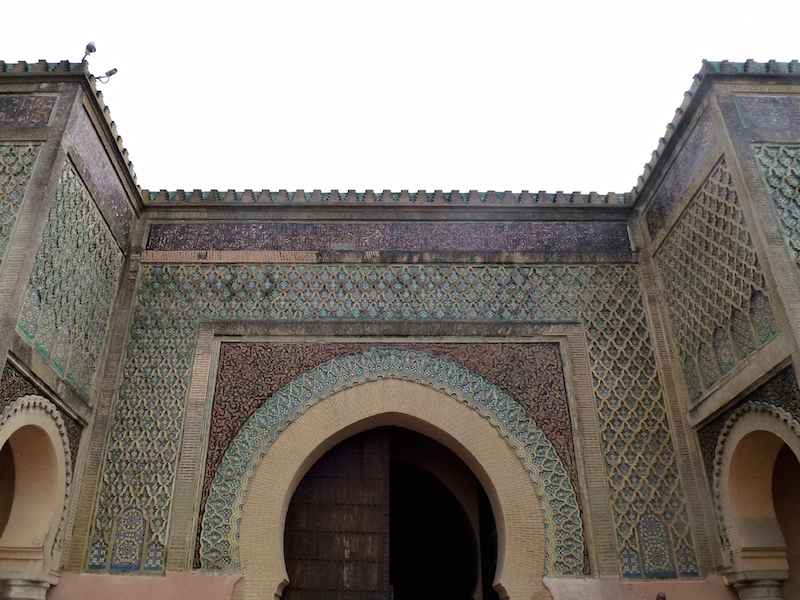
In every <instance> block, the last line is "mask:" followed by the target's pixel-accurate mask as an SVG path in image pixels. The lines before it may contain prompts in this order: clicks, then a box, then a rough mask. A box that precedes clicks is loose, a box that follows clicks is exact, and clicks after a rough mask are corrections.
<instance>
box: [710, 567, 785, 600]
mask: <svg viewBox="0 0 800 600" xmlns="http://www.w3.org/2000/svg"><path fill="white" fill-rule="evenodd" d="M787 579H789V573H788V572H786V571H753V572H741V573H731V574H729V575H726V576H725V583H727V584H728V585H730V586H731V587H733V589H735V590H736V592H737V593H738V594H739V598H740V599H741V600H783V593H782V592H781V586H782V584H783V582H784V581H786V580H787Z"/></svg>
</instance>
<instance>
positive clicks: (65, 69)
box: [0, 60, 141, 190]
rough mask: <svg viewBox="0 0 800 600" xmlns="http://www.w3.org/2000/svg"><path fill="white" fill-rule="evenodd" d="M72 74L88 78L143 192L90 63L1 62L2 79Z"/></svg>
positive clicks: (125, 159) (131, 174)
mask: <svg viewBox="0 0 800 600" xmlns="http://www.w3.org/2000/svg"><path fill="white" fill-rule="evenodd" d="M70 73H72V74H78V75H83V76H85V77H86V79H87V81H88V83H89V87H90V88H91V90H92V93H93V94H94V97H95V100H97V104H98V106H99V108H100V112H101V113H102V114H103V117H104V118H105V121H106V125H108V129H109V131H110V133H111V135H112V137H113V138H114V141H115V142H116V144H117V149H118V150H119V151H120V154H122V159H123V162H124V164H125V167H126V168H127V169H128V173H129V174H130V176H131V178H132V179H133V182H134V183H136V187H137V189H138V190H141V187H140V186H139V184H138V183H137V180H136V171H135V170H134V168H133V163H132V162H131V160H130V158H129V157H128V150H127V149H126V148H125V145H124V144H123V142H122V136H121V135H119V134H118V133H117V124H116V122H115V121H114V120H113V119H112V118H111V111H110V110H109V108H108V106H107V105H106V103H105V101H104V100H103V92H101V91H99V90H98V89H97V78H96V77H95V76H94V75H92V74H91V73H90V72H89V63H87V62H86V61H84V62H80V63H71V62H69V61H67V60H62V61H61V62H57V63H51V62H47V61H46V60H39V61H37V62H35V63H28V62H25V61H24V60H21V61H19V62H17V63H6V62H5V61H2V60H0V77H3V76H20V75H29V76H42V75H54V76H58V75H62V76H63V75H66V74H70Z"/></svg>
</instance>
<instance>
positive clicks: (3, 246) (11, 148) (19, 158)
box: [0, 144, 39, 271]
mask: <svg viewBox="0 0 800 600" xmlns="http://www.w3.org/2000/svg"><path fill="white" fill-rule="evenodd" d="M38 156H39V144H0V271H1V270H2V269H3V259H4V258H5V254H6V250H7V247H8V243H9V241H11V233H12V232H13V230H14V224H15V223H16V221H17V213H18V212H19V209H20V207H21V206H22V199H23V198H24V197H25V191H26V190H27V189H28V183H29V182H30V180H31V175H33V168H34V165H35V164H36V158H37V157H38Z"/></svg>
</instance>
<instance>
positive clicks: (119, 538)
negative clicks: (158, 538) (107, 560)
mask: <svg viewBox="0 0 800 600" xmlns="http://www.w3.org/2000/svg"><path fill="white" fill-rule="evenodd" d="M143 540H144V519H143V518H142V511H140V510H139V509H138V508H136V507H135V506H131V507H129V508H128V509H126V510H125V511H124V512H123V513H122V514H121V515H120V517H119V519H118V520H117V529H116V531H115V532H114V546H113V547H112V550H111V565H110V566H111V569H112V570H121V571H138V570H139V563H140V562H141V560H142V542H143Z"/></svg>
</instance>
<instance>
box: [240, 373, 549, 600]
mask: <svg viewBox="0 0 800 600" xmlns="http://www.w3.org/2000/svg"><path fill="white" fill-rule="evenodd" d="M384 425H398V426H402V427H405V428H407V429H411V430H414V431H417V432H419V433H422V434H424V435H426V436H428V437H430V438H432V439H435V440H436V441H438V442H439V443H441V444H443V445H445V446H446V447H448V448H449V449H450V450H452V451H453V452H454V453H455V454H456V455H458V456H459V457H460V458H461V459H462V460H463V461H464V462H465V463H466V464H467V466H468V467H469V468H470V469H471V470H472V471H473V473H475V475H476V477H477V478H478V480H479V481H480V483H481V484H482V485H483V487H484V489H485V490H486V493H487V495H488V496H489V500H490V503H491V505H492V509H493V511H494V514H495V519H496V521H497V531H498V566H497V573H496V577H495V582H494V583H495V587H496V589H497V590H498V592H499V593H500V595H501V597H509V598H512V599H513V600H516V599H518V598H520V599H521V598H526V599H528V598H530V599H533V598H542V599H545V598H550V593H549V592H548V591H547V589H546V588H545V587H544V586H543V585H542V578H543V576H544V565H545V554H546V553H547V551H548V549H547V547H546V543H545V539H546V537H547V536H546V532H545V523H544V519H543V516H542V511H541V508H540V505H539V502H538V500H537V491H536V489H535V487H534V484H533V481H532V480H531V478H530V477H529V475H528V473H527V472H526V470H525V468H524V466H523V465H522V463H521V462H520V460H519V458H518V457H517V455H516V454H515V453H514V451H513V450H512V449H511V447H510V446H509V445H508V443H506V441H505V440H504V439H503V438H502V437H500V436H499V435H498V433H497V431H496V430H495V428H494V427H493V426H492V425H491V424H490V423H489V422H488V421H486V419H484V418H483V417H481V416H480V415H479V414H478V413H476V412H475V411H474V410H472V409H470V408H469V407H467V406H465V405H464V404H463V403H461V402H459V401H458V400H456V399H455V398H452V397H451V396H447V395H446V394H443V393H442V392H440V391H437V390H433V389H431V388H428V387H426V386H421V385H419V384H416V383H413V382H408V381H398V380H391V379H389V380H387V379H384V380H378V381H374V382H370V383H368V384H365V385H360V386H357V387H353V388H349V389H346V390H344V391H341V392H339V393H336V394H334V395H333V396H331V397H330V398H328V399H326V400H325V402H322V403H319V404H317V405H315V406H313V407H312V408H310V409H309V410H308V411H306V412H305V413H303V414H302V415H300V416H299V417H298V418H297V420H295V421H294V422H293V423H292V424H291V425H290V426H289V427H287V428H286V430H285V431H284V432H283V433H282V434H281V435H280V436H279V437H278V438H277V439H276V440H275V442H274V443H273V445H272V447H271V448H270V450H269V452H268V453H267V454H266V456H265V457H264V459H263V461H262V462H261V465H260V466H259V468H258V469H257V471H256V473H255V475H254V477H253V479H252V483H251V485H250V487H249V490H248V493H247V498H246V501H245V502H244V508H243V511H242V517H241V527H240V528H239V531H240V560H241V570H242V574H243V579H242V582H241V583H240V584H239V586H238V587H237V589H236V593H235V597H237V598H255V597H271V596H272V595H274V594H278V595H279V594H280V593H281V592H282V590H283V588H284V587H285V585H286V584H287V582H288V576H287V573H286V568H285V561H284V556H283V534H284V523H285V519H286V511H287V509H288V506H289V502H290V501H291V498H292V495H293V493H294V490H295V488H296V487H297V485H298V483H299V482H300V480H301V479H302V478H303V476H304V475H305V473H306V472H307V471H308V469H309V468H311V466H312V465H313V464H314V463H315V462H316V461H317V460H318V459H319V458H320V457H321V456H322V455H323V454H324V453H325V452H327V451H328V450H329V449H330V448H332V447H333V446H335V445H336V444H337V443H339V442H340V441H342V440H344V439H346V438H348V437H350V436H352V435H355V434H356V433H359V432H361V431H365V430H367V429H372V428H374V427H380V426H384Z"/></svg>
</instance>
